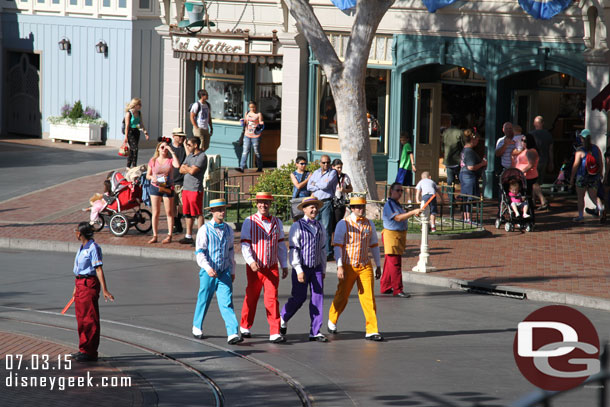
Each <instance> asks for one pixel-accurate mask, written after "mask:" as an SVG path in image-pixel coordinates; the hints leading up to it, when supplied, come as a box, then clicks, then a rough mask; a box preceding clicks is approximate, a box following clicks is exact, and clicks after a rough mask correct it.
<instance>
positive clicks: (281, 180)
mask: <svg viewBox="0 0 610 407" xmlns="http://www.w3.org/2000/svg"><path fill="white" fill-rule="evenodd" d="M319 167H320V163H319V162H318V161H315V162H310V163H309V164H308V165H307V171H309V172H313V171H315V170H317V169H318V168H319ZM295 168H296V165H295V163H294V161H291V162H290V163H288V164H284V165H282V166H281V167H279V168H275V169H272V170H265V171H264V172H263V173H262V175H261V176H260V177H258V180H257V182H256V183H255V184H253V185H252V186H251V187H250V193H251V194H252V197H254V196H256V193H257V192H271V193H272V194H273V195H274V196H275V197H274V201H273V212H274V214H275V215H276V216H278V217H279V218H281V219H283V220H287V219H289V218H290V199H291V197H292V181H291V180H290V174H291V173H292V172H293V171H294V170H295ZM276 195H285V196H283V197H282V196H279V197H278V196H276ZM253 205H254V206H256V202H253Z"/></svg>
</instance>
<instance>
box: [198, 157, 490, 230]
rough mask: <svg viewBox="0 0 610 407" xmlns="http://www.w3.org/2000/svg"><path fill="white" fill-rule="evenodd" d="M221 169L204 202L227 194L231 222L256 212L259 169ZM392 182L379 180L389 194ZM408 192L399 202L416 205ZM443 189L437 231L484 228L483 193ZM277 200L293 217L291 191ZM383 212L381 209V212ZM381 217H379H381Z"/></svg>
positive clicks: (283, 213) (277, 207) (277, 210)
mask: <svg viewBox="0 0 610 407" xmlns="http://www.w3.org/2000/svg"><path fill="white" fill-rule="evenodd" d="M219 171H222V172H221V173H220V174H219V176H218V177H216V180H218V181H217V182H216V183H215V184H214V185H209V186H208V188H206V190H205V192H206V193H205V194H204V196H205V202H206V205H205V206H207V203H209V201H210V200H211V199H217V198H221V197H224V198H225V199H226V201H227V202H228V203H229V204H231V208H229V211H228V213H227V221H228V222H236V223H241V222H242V221H243V220H244V219H245V218H246V217H248V216H250V215H252V214H253V213H255V212H256V207H255V205H253V204H252V201H251V198H252V196H253V195H254V194H252V193H250V192H249V190H250V187H251V186H252V185H254V184H256V181H257V179H258V177H259V176H260V175H261V174H260V173H257V174H252V175H239V176H229V175H228V169H226V168H221V169H219ZM390 186H391V185H390V184H378V192H381V191H379V187H382V189H383V196H388V191H389V188H390ZM403 188H404V189H405V192H406V193H405V194H403V199H402V201H401V202H400V203H401V204H402V205H403V206H405V207H406V209H407V210H409V209H414V208H416V207H417V204H416V203H415V199H414V197H415V196H416V190H415V187H403ZM440 193H441V195H442V196H443V202H442V203H440V202H439V203H437V209H438V215H437V216H436V225H437V231H464V230H475V229H481V228H482V224H483V205H484V201H483V198H482V197H480V196H472V195H466V194H459V193H456V192H455V188H454V187H453V186H448V185H445V184H441V185H440ZM409 196H412V197H413V198H412V200H413V202H411V203H409V202H408V197H409ZM274 197H275V200H274V201H273V203H272V206H271V210H272V213H273V214H274V215H275V216H277V217H279V218H280V219H281V220H282V221H283V222H290V221H291V211H290V200H291V198H292V196H291V195H275V194H274ZM386 201H387V200H386V199H384V200H379V201H371V200H369V203H373V204H374V203H377V204H379V205H381V206H383V205H384V204H385V203H386ZM465 215H467V216H466V217H467V218H468V219H471V222H469V223H468V222H464V221H463V219H464V217H465ZM379 216H381V213H380V214H379ZM378 220H379V219H378ZM409 223H410V224H409V226H410V227H412V229H411V230H413V229H415V230H417V229H418V228H419V222H418V221H417V219H415V218H410V219H409Z"/></svg>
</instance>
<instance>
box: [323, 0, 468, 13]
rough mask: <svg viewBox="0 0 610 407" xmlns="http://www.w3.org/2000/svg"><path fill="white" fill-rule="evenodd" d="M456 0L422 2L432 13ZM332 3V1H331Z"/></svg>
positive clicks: (428, 0)
mask: <svg viewBox="0 0 610 407" xmlns="http://www.w3.org/2000/svg"><path fill="white" fill-rule="evenodd" d="M456 1H457V0H422V2H423V3H424V6H426V8H427V9H428V11H429V12H431V13H434V12H435V11H436V10H438V9H439V8H443V7H445V6H448V5H450V4H453V3H455V2H456ZM333 3H334V0H333Z"/></svg>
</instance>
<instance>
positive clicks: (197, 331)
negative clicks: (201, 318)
mask: <svg viewBox="0 0 610 407" xmlns="http://www.w3.org/2000/svg"><path fill="white" fill-rule="evenodd" d="M191 332H193V336H194V337H195V338H197V339H201V338H203V331H202V330H201V329H199V328H197V327H196V326H194V327H193V330H192V331H191Z"/></svg>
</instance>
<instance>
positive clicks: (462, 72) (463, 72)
mask: <svg viewBox="0 0 610 407" xmlns="http://www.w3.org/2000/svg"><path fill="white" fill-rule="evenodd" d="M458 75H459V77H460V79H461V80H463V81H465V80H466V79H468V77H469V76H470V69H467V68H464V67H463V66H460V67H459V68H458Z"/></svg>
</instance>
